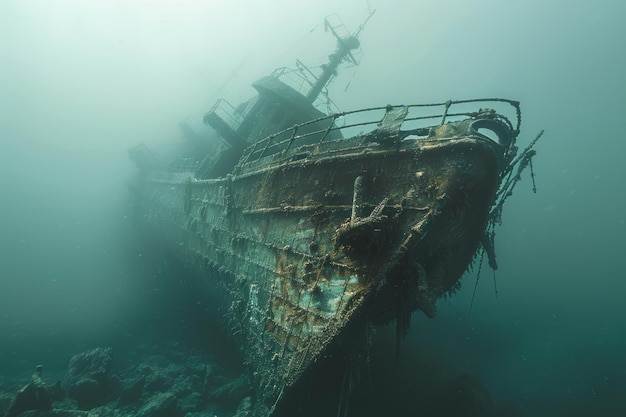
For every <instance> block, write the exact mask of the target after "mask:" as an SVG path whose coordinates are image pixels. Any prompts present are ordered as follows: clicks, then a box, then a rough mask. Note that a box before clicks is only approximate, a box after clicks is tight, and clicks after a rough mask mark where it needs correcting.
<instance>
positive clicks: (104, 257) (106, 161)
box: [0, 0, 626, 416]
mask: <svg viewBox="0 0 626 417" xmlns="http://www.w3.org/2000/svg"><path fill="white" fill-rule="evenodd" d="M374 9H375V10H376V12H375V14H374V15H373V16H372V18H371V19H370V20H369V21H368V23H367V25H366V26H365V28H364V29H363V31H362V33H361V34H360V36H359V39H360V42H361V47H362V50H363V55H362V57H361V58H360V65H359V66H358V67H352V68H346V69H345V70H344V71H342V72H341V74H340V75H339V76H338V77H337V78H336V79H335V80H334V82H333V84H331V86H330V88H329V90H330V94H331V96H332V98H333V100H334V102H335V103H336V105H337V106H338V108H339V109H341V110H342V111H343V110H353V109H357V108H364V107H373V106H384V105H386V104H394V105H395V104H415V103H421V102H423V103H431V102H442V101H445V100H448V99H465V98H474V97H506V98H510V99H514V100H519V101H521V103H522V128H521V130H522V134H521V135H520V139H519V142H518V143H519V145H520V146H522V147H523V146H525V145H527V144H528V143H529V142H530V141H531V140H532V139H533V138H534V137H535V135H537V134H538V132H539V131H540V130H542V129H545V134H544V136H543V137H542V138H541V140H540V141H539V142H538V143H537V145H536V148H535V149H536V150H537V156H536V158H535V159H534V161H533V169H534V174H535V182H536V188H537V193H533V190H532V181H531V178H530V175H529V172H525V173H524V174H523V175H524V177H523V180H522V182H520V183H519V184H518V186H517V188H516V189H515V192H514V194H513V196H512V197H511V198H510V199H508V200H507V203H506V205H505V209H504V214H503V224H502V226H499V227H497V228H496V237H495V239H496V240H495V250H496V254H497V257H498V264H499V269H498V270H497V271H496V273H495V282H494V277H493V276H492V272H491V270H488V269H486V268H483V270H482V272H481V275H480V279H479V280H478V281H476V280H477V276H476V272H477V271H476V269H474V270H473V271H472V272H469V273H467V274H466V276H465V277H464V278H463V280H462V283H463V286H462V289H461V291H460V292H458V293H457V294H456V295H454V296H453V297H451V298H450V299H448V300H446V301H441V302H440V303H439V304H438V314H437V316H436V317H435V318H434V319H427V318H426V317H424V316H423V314H422V313H420V312H416V313H415V314H414V316H413V319H412V323H411V329H410V333H409V335H408V337H407V338H406V339H405V340H404V341H403V342H402V344H401V346H400V364H401V365H400V369H399V370H398V371H397V372H396V370H395V369H393V366H394V349H395V347H394V337H395V336H394V335H393V330H392V329H390V328H382V329H380V330H379V331H378V339H377V342H376V345H375V346H374V348H375V349H374V351H375V355H376V360H375V362H374V363H373V365H372V366H373V368H372V372H371V373H372V377H371V381H370V382H368V383H367V384H368V389H370V388H371V389H373V390H374V393H375V394H371V393H369V392H368V393H366V394H363V396H364V397H369V400H368V401H367V402H365V401H364V402H363V403H362V404H361V405H359V403H357V404H355V405H353V406H352V407H351V413H350V415H354V416H356V415H360V416H374V415H381V414H384V415H397V416H422V415H433V416H434V415H435V414H432V413H431V412H430V411H429V410H427V409H426V408H425V407H426V406H425V405H423V403H422V402H421V400H420V398H421V397H420V395H419V392H424V391H428V387H432V386H435V385H445V384H447V383H448V382H449V381H455V380H458V378H459V377H460V376H461V377H462V378H467V379H471V380H472V381H478V382H479V384H480V385H481V386H483V387H484V388H485V389H486V390H487V391H488V393H489V394H488V395H489V396H490V397H491V398H492V399H493V401H494V402H495V403H498V404H501V405H502V409H505V408H506V409H507V410H510V411H509V414H501V415H515V416H520V415H521V416H591V415H602V416H624V415H626V402H624V397H625V395H626V354H625V352H626V306H625V303H624V299H625V294H626V275H625V273H624V260H625V259H626V243H625V240H626V224H625V221H626V192H625V187H624V181H625V180H626V173H625V171H624V157H625V155H626V141H625V140H624V138H623V137H622V136H623V135H622V134H621V133H620V132H621V122H622V119H623V117H624V116H623V111H624V110H626V104H625V103H626V102H625V101H624V98H625V97H626V81H625V80H624V75H625V74H626V54H624V51H623V49H624V46H623V43H624V39H626V27H625V26H624V23H623V16H624V15H625V14H626V3H624V2H620V1H617V0H598V1H595V2H591V1H586V0H571V1H557V0H554V1H547V0H541V1H540V0H526V1H516V2H513V1H496V0H476V1H470V0H468V1H462V0H458V1H436V0H424V1H409V0H406V1H403V0H388V1H386V0H370V1H365V0H363V1H360V0H359V1H357V0H349V1H343V2H337V1H330V0H317V1H309V0H307V1H300V2H294V1H286V0H284V1H279V0H267V1H256V2H252V1H244V0H230V1H226V0H224V1H222V0H212V1H204V2H203V1H190V0H184V1H175V0H162V1H157V0H154V1H149V0H127V1H122V0H109V1H105V0H102V1H96V0H93V1H78V0H49V1H46V0H19V1H18V0H5V1H2V2H1V3H0V380H6V379H10V378H17V379H19V378H23V376H24V375H26V380H24V382H27V381H28V378H29V375H30V373H31V372H32V370H33V369H34V366H35V365H37V364H40V363H41V364H44V365H45V366H46V369H49V370H50V372H62V371H64V369H65V368H66V367H67V363H68V361H69V358H70V357H71V356H73V355H74V354H76V353H79V352H81V351H83V350H85V349H90V348H93V347H97V346H113V348H114V349H117V350H119V351H120V352H123V351H124V350H125V349H130V347H131V346H133V345H136V344H137V343H159V340H166V339H167V340H176V341H177V342H181V343H182V341H185V342H189V343H193V344H196V345H201V344H202V343H205V339H202V338H200V337H198V336H195V335H194V334H195V333H194V332H198V331H200V332H202V331H203V330H201V326H203V325H204V324H203V323H202V322H201V321H199V322H196V323H193V321H194V317H195V315H196V314H199V313H201V312H202V311H203V310H202V307H201V306H199V305H198V304H197V300H195V299H194V298H193V296H192V295H190V294H186V293H184V291H183V290H182V289H180V291H179V290H178V289H177V287H176V285H173V284H175V283H170V284H168V283H166V282H164V280H162V279H161V278H162V277H161V275H162V274H161V272H162V270H163V268H164V266H163V261H162V260H161V259H160V258H159V257H158V256H155V255H154V254H150V253H149V251H147V250H146V249H145V247H144V244H143V242H142V241H141V240H140V239H139V238H138V237H136V236H135V234H134V229H133V224H132V215H131V214H132V204H131V199H130V195H129V191H128V187H127V183H128V182H129V181H130V180H131V178H132V176H133V174H134V173H135V167H134V165H133V163H132V162H131V161H130V159H129V158H128V156H127V150H128V149H129V148H131V147H133V146H134V145H136V144H139V143H142V142H143V143H146V144H148V145H150V144H152V145H154V146H158V145H159V144H163V143H166V142H167V141H169V140H179V139H180V136H181V134H180V132H179V128H178V123H179V122H180V121H181V120H184V119H185V118H186V117H188V116H189V115H197V114H202V113H203V112H206V111H208V110H209V109H210V108H211V106H212V105H213V103H214V102H215V100H217V99H218V98H220V97H224V98H226V99H227V100H228V101H230V102H231V103H238V102H241V101H243V100H245V99H248V98H249V97H251V96H252V95H253V94H254V90H253V89H252V88H251V87H250V83H251V82H253V81H255V80H256V79H257V78H260V77H261V76H264V75H267V74H269V73H270V72H271V71H272V70H274V69H275V68H277V67H282V66H293V65H294V63H295V60H296V59H300V60H301V61H302V62H304V63H306V64H310V65H312V66H315V65H319V64H322V63H324V62H325V61H326V60H327V55H328V53H329V52H330V51H332V50H333V48H334V40H333V39H332V36H331V35H329V34H328V33H325V32H324V27H323V20H324V17H325V16H327V15H329V14H335V13H336V14H337V15H338V16H339V17H340V18H341V19H342V21H343V22H344V24H345V25H346V26H347V27H348V28H349V29H350V30H352V31H355V30H357V29H358V27H359V25H360V24H361V23H362V22H363V21H364V20H365V19H366V18H367V17H368V15H369V14H370V12H371V11H372V10H374ZM496 285H497V294H496V291H495V286H496ZM475 286H476V292H475V293H474V288H475ZM472 298H473V304H472V310H471V314H469V309H470V303H472ZM204 331H206V329H205V330H204ZM199 339H202V340H199ZM209 339H210V338H209ZM214 339H215V338H213V340H214ZM215 343H218V344H219V342H215ZM22 380H23V379H20V381H22ZM372 397H374V398H375V399H372ZM442 413H444V412H443V411H442ZM439 415H441V416H448V415H452V414H439Z"/></svg>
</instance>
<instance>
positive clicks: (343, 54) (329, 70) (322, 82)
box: [306, 11, 374, 103]
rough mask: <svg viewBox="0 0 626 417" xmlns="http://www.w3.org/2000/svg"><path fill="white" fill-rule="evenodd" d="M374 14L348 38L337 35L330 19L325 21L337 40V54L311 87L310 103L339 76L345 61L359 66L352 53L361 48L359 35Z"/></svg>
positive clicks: (326, 26)
mask: <svg viewBox="0 0 626 417" xmlns="http://www.w3.org/2000/svg"><path fill="white" fill-rule="evenodd" d="M373 14H374V11H372V12H371V13H370V15H369V16H368V17H367V19H366V20H365V22H363V24H362V25H361V26H360V27H359V30H358V31H357V32H356V33H355V34H354V35H350V36H346V37H344V38H342V37H341V36H339V35H338V34H337V32H336V31H335V29H334V28H333V26H332V25H331V24H330V22H329V21H328V19H324V28H325V29H327V30H328V29H330V31H331V33H332V34H333V36H335V39H337V49H336V50H335V52H333V53H332V54H330V55H329V57H328V63H327V64H324V65H322V73H321V74H320V76H319V77H318V78H317V81H316V82H315V84H313V86H312V87H311V90H310V91H309V92H308V94H307V96H306V98H307V99H308V100H309V102H310V103H313V102H314V101H315V99H316V98H317V96H319V94H320V92H321V91H322V89H323V88H324V87H325V86H326V84H328V82H329V81H330V79H331V78H332V77H333V76H335V75H337V69H338V68H339V65H341V63H342V62H343V61H344V60H348V61H351V62H352V63H353V64H354V65H358V62H357V61H356V59H354V56H352V52H351V51H352V50H353V49H357V48H358V47H359V46H360V42H359V39H358V36H359V33H360V32H361V30H363V27H364V26H365V24H366V23H367V21H368V20H369V19H370V18H371V17H372V15H373Z"/></svg>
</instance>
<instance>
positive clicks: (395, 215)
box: [138, 102, 519, 416]
mask: <svg viewBox="0 0 626 417" xmlns="http://www.w3.org/2000/svg"><path fill="white" fill-rule="evenodd" d="M511 103H515V102H511ZM449 106H450V104H448V103H446V106H445V111H446V112H447V114H446V117H448V118H449V117H450V112H449V111H448V108H449ZM515 106H516V104H514V107H515ZM409 107H410V106H409ZM418 107H419V106H418ZM408 114H409V113H408V108H407V107H406V106H402V107H395V108H394V107H391V106H389V107H387V108H386V109H384V116H383V118H382V119H379V120H380V121H379V122H378V123H377V124H375V125H374V127H375V128H374V130H371V131H369V132H367V133H362V134H358V135H355V136H352V137H346V138H338V139H335V140H323V141H318V142H316V143H311V141H310V140H307V137H309V136H313V135H318V134H317V133H315V132H312V133H310V134H309V135H303V136H302V137H299V136H298V135H297V133H295V132H297V130H298V127H295V128H294V129H293V130H291V131H289V132H286V134H282V135H278V136H282V137H287V138H289V139H286V140H284V143H283V145H282V148H280V142H276V139H275V138H274V137H269V138H268V139H266V140H265V141H261V142H260V143H256V144H255V145H254V146H252V147H251V148H249V149H248V150H247V151H246V152H245V153H244V154H243V156H242V158H241V161H240V163H239V164H238V165H237V167H235V168H234V170H233V174H232V175H229V176H227V177H223V178H215V179H204V180H198V179H196V178H195V177H194V175H193V173H187V174H185V173H177V174H176V175H169V176H168V175H165V174H164V173H163V172H160V173H159V172H154V171H152V172H146V173H145V177H144V178H143V182H142V184H141V186H140V192H139V197H140V198H139V200H138V212H139V219H140V223H141V224H142V225H143V226H144V227H145V229H146V230H148V231H149V232H150V233H152V234H153V235H156V236H159V237H160V238H161V239H163V240H164V241H167V242H169V243H170V245H171V248H172V251H173V252H176V253H177V254H178V255H179V256H180V257H181V258H182V259H184V260H185V262H186V263H187V265H188V266H189V268H190V269H192V270H194V271H195V272H196V274H197V276H199V277H200V279H199V285H200V287H201V288H202V291H203V292H204V293H206V295H207V297H209V298H211V300H213V302H214V303H216V304H217V305H219V306H220V307H221V311H222V313H223V315H222V317H223V320H224V322H225V325H226V326H228V328H229V329H230V331H231V334H232V335H233V338H234V339H235V340H236V341H237V343H238V344H239V346H240V347H241V350H242V352H243V356H244V358H245V360H246V362H247V363H248V365H249V366H250V368H251V371H252V375H253V379H254V383H255V387H256V390H255V392H256V401H255V408H254V410H255V411H254V413H255V415H257V416H269V415H273V414H275V413H278V412H282V413H288V412H289V411H288V408H287V406H286V405H283V403H284V404H287V403H288V402H289V400H285V399H288V398H289V396H290V395H294V394H293V392H294V391H296V390H297V389H298V387H299V383H300V381H301V380H302V379H303V377H305V376H306V375H307V374H308V373H310V372H311V370H312V369H314V368H315V367H316V366H317V365H316V364H317V363H318V362H320V361H322V359H323V358H324V357H326V356H329V355H337V356H342V355H348V354H349V352H350V351H351V350H353V349H358V348H359V344H362V343H363V341H364V340H366V339H367V336H366V333H367V329H368V328H369V327H370V326H372V325H376V324H381V323H385V322H388V321H390V320H397V321H398V324H399V327H400V328H405V327H406V326H408V321H409V317H410V314H411V313H412V312H413V311H415V310H418V309H419V310H422V311H423V312H424V313H425V314H427V315H428V316H433V315H434V314H435V303H436V301H437V299H439V298H441V297H442V296H444V295H445V294H446V293H449V292H453V291H454V290H455V289H456V288H457V286H458V280H459V278H460V277H461V275H462V274H463V272H464V271H465V270H466V269H467V267H468V265H469V264H470V263H471V261H472V258H473V257H474V255H475V254H476V252H477V250H478V248H479V245H480V242H481V240H483V238H484V236H485V232H486V230H487V228H488V225H489V222H490V209H491V207H492V206H493V205H494V204H495V203H496V197H497V191H498V188H499V186H500V184H501V181H502V179H503V173H506V172H509V171H511V167H510V164H511V163H512V162H513V160H514V157H515V155H516V152H517V148H516V147H515V138H516V136H517V132H518V129H519V126H517V127H516V128H513V126H512V125H511V124H510V123H508V120H506V119H503V118H502V117H501V116H499V115H497V114H495V113H489V112H484V111H481V112H477V113H473V114H470V115H469V116H468V115H463V116H462V117H465V119H462V120H460V121H457V122H452V123H448V124H439V125H433V126H430V127H426V128H424V127H421V128H419V129H413V130H404V131H403V130H402V125H403V123H404V122H405V120H406V119H407V117H408ZM329 120H330V123H331V124H332V126H335V124H334V122H335V120H336V116H331V117H330V118H329ZM442 120H443V118H442ZM315 123H317V124H318V125H319V124H320V121H316V122H315ZM478 125H480V126H481V127H484V126H488V127H490V128H491V130H492V131H496V133H497V134H498V135H499V138H498V140H492V139H489V138H488V137H486V136H483V135H482V134H480V133H478V131H477V130H476V128H475V127H476V126H478ZM332 129H333V130H334V129H335V127H333V128H332ZM419 134H426V135H425V136H424V137H418V136H417V135H419ZM341 136H343V135H341ZM316 137H319V135H318V136H316ZM294 138H295V140H294ZM299 141H301V142H302V143H305V144H304V145H299ZM272 143H279V149H278V150H275V151H273V152H270V153H267V152H265V154H263V153H262V154H259V155H258V156H256V157H255V156H254V153H255V152H256V151H255V149H258V148H263V149H265V150H267V149H268V148H269V147H271V146H272ZM281 149H282V150H281Z"/></svg>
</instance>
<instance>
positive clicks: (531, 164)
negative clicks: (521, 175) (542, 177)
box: [528, 158, 537, 194]
mask: <svg viewBox="0 0 626 417" xmlns="http://www.w3.org/2000/svg"><path fill="white" fill-rule="evenodd" d="M528 166H529V167H530V179H531V180H532V182H533V193H535V194H536V193H537V185H536V184H535V171H534V170H533V159H532V158H530V159H529V160H528Z"/></svg>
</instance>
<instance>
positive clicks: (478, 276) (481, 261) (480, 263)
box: [467, 249, 485, 318]
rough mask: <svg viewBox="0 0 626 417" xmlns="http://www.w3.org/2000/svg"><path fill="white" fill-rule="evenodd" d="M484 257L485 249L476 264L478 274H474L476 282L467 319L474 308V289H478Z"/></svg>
mask: <svg viewBox="0 0 626 417" xmlns="http://www.w3.org/2000/svg"><path fill="white" fill-rule="evenodd" d="M484 257H485V249H482V250H481V251H480V261H479V262H478V273H477V274H476V282H475V283H474V292H472V301H471V302H470V306H469V311H468V312H467V317H468V318H469V317H470V315H471V314H472V307H473V306H474V297H476V288H478V281H479V280H480V271H481V270H482V269H483V258H484Z"/></svg>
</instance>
